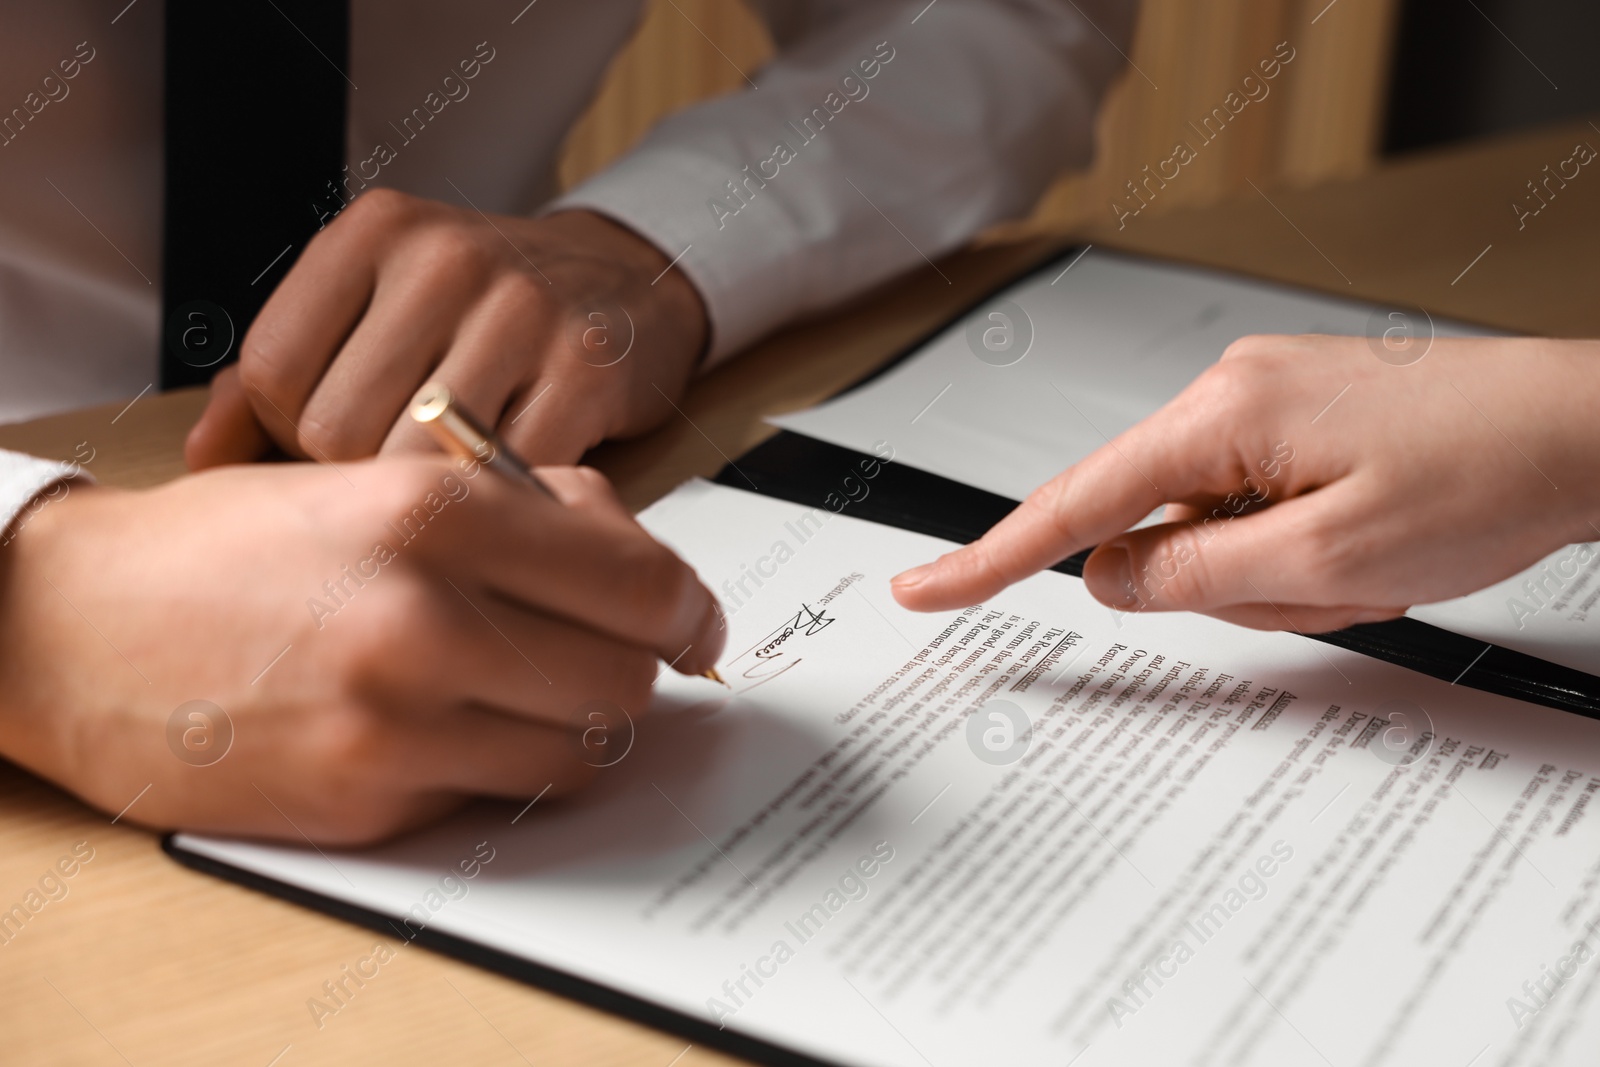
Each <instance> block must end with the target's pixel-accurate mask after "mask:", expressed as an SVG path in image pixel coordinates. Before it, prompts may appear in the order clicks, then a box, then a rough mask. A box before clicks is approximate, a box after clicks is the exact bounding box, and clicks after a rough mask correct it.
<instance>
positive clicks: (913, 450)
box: [772, 249, 1600, 674]
mask: <svg viewBox="0 0 1600 1067" xmlns="http://www.w3.org/2000/svg"><path fill="white" fill-rule="evenodd" d="M1067 264H1068V267H1067V269H1064V270H1062V271H1060V272H1055V273H1051V272H1046V273H1043V274H1040V275H1036V276H1034V277H1031V278H1029V279H1027V280H1025V281H1023V282H1020V283H1018V284H1017V285H1014V286H1012V287H1011V288H1009V289H1007V290H1005V291H1004V292H1002V293H1000V294H998V295H996V296H995V297H994V298H993V299H991V300H988V301H986V302H984V303H983V304H982V305H981V306H980V307H978V308H977V309H976V310H974V311H973V312H972V313H971V314H969V315H968V316H966V317H965V318H963V319H962V320H961V321H960V322H957V323H955V324H954V325H952V326H951V327H950V328H949V329H947V330H945V331H944V332H943V333H942V334H940V335H939V336H937V337H935V338H934V339H933V340H932V341H930V342H929V343H928V344H927V345H926V346H924V347H923V349H922V350H921V351H920V352H918V353H917V354H916V355H915V356H912V357H911V358H910V359H907V360H905V361H903V362H901V363H900V364H899V365H898V366H896V367H894V368H893V369H892V370H890V371H889V372H887V373H886V374H884V375H882V376H881V377H879V378H878V379H876V380H874V381H873V382H871V383H869V384H868V385H866V386H863V387H862V388H860V389H856V390H854V391H852V392H850V393H848V394H846V395H844V396H841V397H839V398H837V399H834V400H831V401H828V402H827V403H825V404H821V405H819V406H817V407H815V408H812V409H810V410H808V411H801V412H796V413H793V414H789V415H783V416H780V417H778V418H775V419H773V420H772V421H773V422H774V423H775V424H776V425H778V426H782V427H784V428H785V429H790V430H795V431H797V432H799V433H803V434H806V435H808V436H810V437H816V438H820V439H821V440H824V441H829V442H832V443H834V444H838V445H843V446H845V447H847V448H854V449H857V450H859V451H863V452H870V451H872V448H873V445H874V443H876V442H879V441H889V442H891V443H892V444H893V445H894V449H895V457H896V460H897V461H899V462H904V463H907V464H910V465H911V466H914V467H920V468H922V469H923V470H926V471H931V472H932V473H934V474H940V475H943V476H944V477H946V478H952V479H954V480H956V481H959V482H965V483H966V484H968V485H973V486H977V487H978V488H980V489H987V490H989V491H990V492H993V493H999V494H1001V495H1003V496H1008V497H1011V498H1013V499H1016V500H1020V499H1022V498H1023V497H1025V496H1027V495H1028V494H1029V493H1030V492H1032V491H1033V490H1034V489H1035V488H1037V487H1038V486H1039V485H1041V484H1043V483H1044V482H1047V481H1049V480H1050V479H1051V478H1053V477H1054V476H1055V475H1057V474H1059V473H1060V472H1061V471H1063V470H1065V469H1066V468H1067V467H1069V466H1071V465H1072V464H1074V463H1076V462H1078V461H1079V460H1081V459H1083V458H1084V457H1085V456H1087V455H1089V453H1091V452H1093V451H1094V450H1095V449H1097V448H1099V447H1100V446H1102V445H1104V444H1105V443H1106V442H1107V441H1109V440H1110V439H1111V438H1113V437H1115V436H1116V435H1117V434H1119V433H1122V432H1123V431H1124V430H1127V429H1128V428H1130V427H1132V426H1133V425H1134V424H1135V423H1137V422H1139V421H1140V420H1141V419H1144V418H1146V417H1147V416H1149V415H1152V414H1154V413H1155V412H1156V410H1157V409H1159V408H1160V407H1161V406H1162V405H1163V404H1165V403H1166V402H1167V401H1169V400H1171V399H1172V398H1173V397H1175V396H1177V395H1178V393H1180V392H1182V391H1183V388H1184V386H1186V385H1188V384H1189V383H1190V382H1191V381H1193V380H1194V379H1195V378H1196V377H1197V376H1198V375H1199V374H1200V372H1201V371H1203V370H1205V369H1206V368H1207V367H1209V366H1210V365H1211V364H1213V363H1215V362H1216V361H1217V358H1218V357H1219V356H1221V355H1222V350H1223V349H1224V348H1226V347H1227V346H1228V345H1229V344H1230V343H1232V342H1233V341H1236V340H1238V339H1239V338H1240V337H1243V336H1246V335H1248V334H1253V333H1327V334H1351V335H1358V336H1369V337H1374V338H1382V337H1383V336H1384V334H1385V333H1386V332H1388V333H1390V336H1391V339H1392V341H1393V342H1394V343H1395V344H1397V345H1398V344H1400V343H1401V342H1404V341H1406V340H1408V339H1409V340H1410V341H1411V342H1412V343H1414V344H1418V345H1423V346H1425V345H1426V343H1427V340H1428V338H1430V337H1471V336H1487V335H1490V334H1491V333H1492V331H1488V330H1483V329H1480V328H1477V327H1473V326H1467V325H1464V324H1461V323H1452V322H1447V321H1445V320H1443V319H1438V320H1435V319H1431V318H1429V317H1428V316H1427V315H1426V314H1425V313H1423V312H1421V311H1418V310H1417V309H1409V310H1407V309H1394V308H1382V307H1378V306H1377V305H1372V304H1364V303H1359V302H1356V301H1350V300H1339V299H1335V298H1333V297H1327V296H1320V295H1317V294H1314V293H1308V292H1302V291H1299V290H1295V289H1289V288H1285V287H1283V286H1278V285H1272V284H1269V283H1266V282H1256V281H1251V280H1249V279H1245V278H1241V277H1238V276H1235V275H1230V274H1225V273H1220V272H1216V271H1208V270H1203V269H1200V268H1197V267H1186V266H1178V265H1174V264H1167V263H1160V262H1157V261H1153V260H1146V259H1140V258H1137V257H1133V256H1124V255H1119V254H1117V253H1113V252H1105V251H1102V250H1100V249H1091V250H1090V251H1089V252H1087V253H1086V254H1084V255H1083V256H1082V258H1080V259H1077V260H1069V261H1067ZM1374 343H1375V345H1376V351H1388V350H1387V349H1385V348H1384V346H1383V344H1382V343H1381V342H1379V341H1375V342H1374ZM1412 351H1417V352H1420V351H1422V349H1420V348H1419V349H1408V350H1407V353H1408V356H1409V353H1410V352H1412ZM979 353H983V354H982V355H981V356H980V354H979ZM1373 358H1375V359H1376V358H1378V357H1377V355H1376V354H1375V355H1374V357H1373ZM1390 358H1393V359H1399V358H1402V357H1400V356H1391V357H1390ZM1407 358H1408V357H1407ZM1420 358H1424V359H1425V358H1427V357H1426V355H1422V356H1421V357H1420ZM1597 553H1600V545H1585V546H1573V547H1570V548H1563V549H1561V550H1559V551H1557V552H1555V553H1553V554H1552V555H1551V556H1550V557H1549V558H1547V559H1546V560H1544V561H1543V562H1541V563H1540V564H1539V565H1538V566H1536V567H1534V568H1532V569H1530V570H1528V571H1527V572H1525V573H1523V574H1521V575H1519V576H1517V577H1516V578H1515V579H1512V580H1511V581H1509V582H1507V583H1505V586H1504V587H1503V588H1502V587H1496V589H1495V590H1493V591H1486V592H1484V593H1481V594H1479V595H1477V596H1474V597H1467V598H1464V599H1462V600H1457V601H1450V602H1448V603H1444V604H1435V605H1430V606H1427V607H1423V608H1417V609H1414V610H1413V611H1411V612H1410V614H1411V615H1412V616H1413V617H1415V618H1418V619H1421V620H1423V621H1424V622H1429V623H1432V624H1434V625H1436V626H1440V627H1443V628H1445V629H1448V630H1454V631H1456V632H1458V633H1462V634H1466V635H1467V636H1469V637H1476V638H1479V639H1480V640H1483V641H1486V642H1492V643H1494V644H1498V645H1504V646H1506V647H1507V648H1513V649H1517V650H1518V651H1521V652H1526V653H1528V654H1530V655H1534V656H1539V657H1541V658H1544V659H1548V660H1550V661H1552V662H1555V663H1561V664H1565V665H1566V666H1569V667H1575V668H1577V669H1578V670H1582V671H1588V672H1589V673H1591V674H1600V612H1597V611H1593V610H1591V609H1593V607H1594V605H1595V603H1596V598H1595V597H1594V596H1593V594H1594V593H1595V591H1596V590H1597V589H1600V561H1596V555H1597ZM1578 556H1581V557H1582V558H1581V560H1580V559H1578ZM1525 583H1532V584H1531V585H1527V586H1525ZM1514 601H1520V602H1521V604H1520V606H1518V604H1516V603H1513V602H1514Z"/></svg>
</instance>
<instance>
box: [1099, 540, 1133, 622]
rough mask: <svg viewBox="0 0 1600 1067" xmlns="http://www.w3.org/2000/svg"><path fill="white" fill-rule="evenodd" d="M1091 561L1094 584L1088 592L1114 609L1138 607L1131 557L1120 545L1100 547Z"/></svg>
mask: <svg viewBox="0 0 1600 1067" xmlns="http://www.w3.org/2000/svg"><path fill="white" fill-rule="evenodd" d="M1093 560H1094V564H1095V565H1094V567H1093V574H1092V576H1093V578H1094V582H1093V585H1092V586H1091V588H1090V590H1089V592H1091V593H1093V594H1094V596H1095V598H1096V599H1097V600H1099V601H1100V602H1101V603H1104V604H1109V605H1111V606H1112V607H1114V608H1124V609H1126V608H1134V607H1138V606H1139V589H1138V586H1136V585H1134V584H1133V556H1132V555H1131V554H1130V553H1129V552H1128V550H1127V549H1126V548H1124V547H1123V546H1122V545H1102V546H1101V548H1100V551H1098V552H1096V553H1095V554H1094V556H1093ZM1086 577H1087V575H1086Z"/></svg>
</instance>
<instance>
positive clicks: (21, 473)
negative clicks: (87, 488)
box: [0, 450, 94, 545]
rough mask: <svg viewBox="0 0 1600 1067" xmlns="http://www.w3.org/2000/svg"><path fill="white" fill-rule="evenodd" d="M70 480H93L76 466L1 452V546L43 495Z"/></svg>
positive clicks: (38, 504)
mask: <svg viewBox="0 0 1600 1067" xmlns="http://www.w3.org/2000/svg"><path fill="white" fill-rule="evenodd" d="M73 479H82V480H84V481H88V482H92V481H93V480H94V479H92V478H90V477H89V474H88V472H86V471H85V470H84V469H83V468H82V467H80V466H78V465H77V464H76V463H58V462H56V461H55V460H51V459H38V458H37V457H34V456H25V455H23V454H22V453H21V452H6V451H4V450H0V545H5V544H8V543H9V542H10V541H11V539H12V538H13V537H15V536H16V534H17V531H18V530H20V529H21V528H22V526H23V525H24V524H25V523H26V522H27V521H28V516H29V515H31V514H32V513H33V512H34V511H36V510H38V508H39V507H41V506H43V503H44V501H42V500H41V496H42V495H43V494H44V493H45V492H47V491H48V490H49V489H51V488H52V487H53V486H56V485H59V484H61V483H62V482H65V481H69V480H73Z"/></svg>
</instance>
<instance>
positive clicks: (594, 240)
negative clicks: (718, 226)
mask: <svg viewBox="0 0 1600 1067" xmlns="http://www.w3.org/2000/svg"><path fill="white" fill-rule="evenodd" d="M540 221H541V222H543V223H544V224H546V225H547V226H548V227H549V228H550V230H551V231H552V235H562V236H568V237H570V238H572V239H573V240H574V241H575V242H576V243H577V246H578V247H582V248H584V249H585V250H587V251H589V252H591V253H593V254H595V255H596V256H598V257H604V258H607V259H609V260H610V261H612V262H613V263H615V264H617V265H618V266H620V267H622V268H624V269H626V270H627V271H629V273H630V274H632V275H633V276H634V277H635V278H637V279H639V280H640V282H642V284H643V288H644V291H645V292H646V293H647V294H648V299H649V300H650V302H651V303H652V304H653V305H654V307H655V309H656V311H655V313H654V314H652V315H649V316H641V317H645V318H648V319H650V320H653V321H655V322H670V323H672V324H674V325H675V326H677V327H681V329H682V331H683V334H682V338H681V343H682V344H683V346H684V347H685V348H687V349H688V350H689V354H690V358H691V360H692V364H691V365H692V366H694V367H698V366H699V365H700V362H701V361H702V360H703V359H704V358H705V354H706V352H707V351H708V350H709V349H710V341H711V319H710V315H709V314H708V312H707V310H706V302H705V299H704V298H703V297H702V296H701V294H700V290H699V289H697V288H696V287H695V284H694V283H693V282H692V281H690V280H689V276H688V275H687V274H685V273H684V272H683V271H681V270H679V269H678V268H677V266H676V261H675V260H674V259H673V258H672V257H671V256H670V255H669V254H668V253H666V252H665V251H663V250H662V249H660V248H658V247H657V246H656V245H655V244H653V243H652V242H651V241H650V240H649V239H647V238H645V237H644V236H642V235H641V234H639V233H638V232H636V231H635V230H633V229H632V228H630V227H629V226H627V225H625V224H623V223H621V222H618V221H617V220H615V219H612V218H610V217H608V216H606V215H601V214H599V213H597V212H594V211H590V210H588V209H587V208H568V209H564V210H561V211H557V212H554V213H552V214H550V215H545V216H543V217H542V218H541V220H540Z"/></svg>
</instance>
